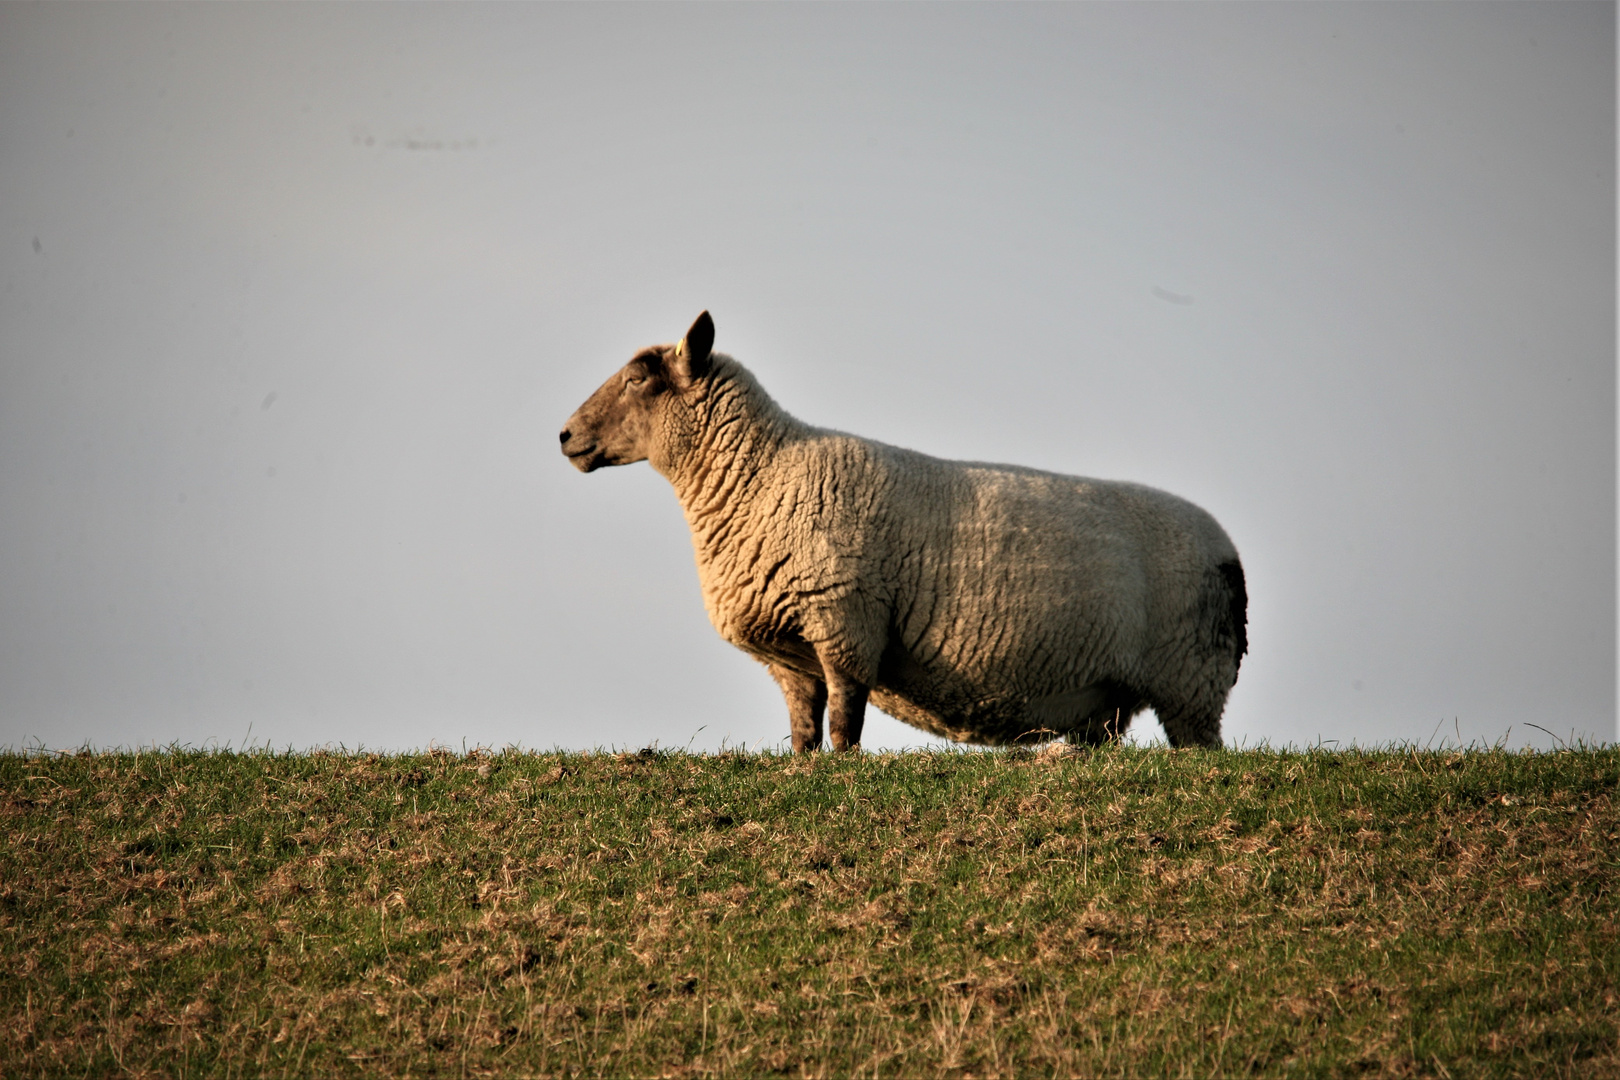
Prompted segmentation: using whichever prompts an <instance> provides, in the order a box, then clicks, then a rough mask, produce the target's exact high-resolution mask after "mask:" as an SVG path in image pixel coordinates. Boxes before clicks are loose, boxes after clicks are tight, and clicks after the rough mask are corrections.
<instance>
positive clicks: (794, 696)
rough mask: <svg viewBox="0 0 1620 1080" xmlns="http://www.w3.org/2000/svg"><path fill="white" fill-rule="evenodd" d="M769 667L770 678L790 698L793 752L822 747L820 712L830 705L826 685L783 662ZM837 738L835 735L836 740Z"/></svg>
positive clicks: (806, 752) (788, 705)
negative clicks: (785, 665) (786, 665)
mask: <svg viewBox="0 0 1620 1080" xmlns="http://www.w3.org/2000/svg"><path fill="white" fill-rule="evenodd" d="M770 669H771V678H773V679H775V680H776V685H777V686H780V687H781V688H782V696H783V697H784V698H786V699H787V707H788V721H789V723H790V724H791V725H792V730H793V750H794V753H798V754H808V753H810V752H812V751H814V750H819V749H821V713H822V710H823V709H825V708H826V707H827V684H826V683H824V682H822V681H821V680H820V679H818V678H816V677H815V676H813V675H806V674H804V673H803V672H801V671H794V670H793V669H792V668H787V667H783V666H782V665H781V664H771V665H770ZM833 730H834V731H836V730H837V729H836V728H834V729H833ZM857 730H859V729H858V728H857ZM836 739H837V736H836V735H835V736H834V741H835V742H836Z"/></svg>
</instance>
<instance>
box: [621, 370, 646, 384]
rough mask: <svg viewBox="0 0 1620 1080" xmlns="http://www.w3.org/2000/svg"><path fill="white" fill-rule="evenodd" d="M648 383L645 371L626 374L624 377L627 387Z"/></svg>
mask: <svg viewBox="0 0 1620 1080" xmlns="http://www.w3.org/2000/svg"><path fill="white" fill-rule="evenodd" d="M646 381H647V373H646V372H645V371H641V372H626V373H625V376H624V382H625V385H626V386H640V385H641V384H642V383H644V382H646Z"/></svg>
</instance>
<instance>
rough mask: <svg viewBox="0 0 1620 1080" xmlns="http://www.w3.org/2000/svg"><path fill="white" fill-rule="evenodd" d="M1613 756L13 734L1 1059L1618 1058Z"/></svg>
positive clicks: (1115, 1066) (324, 1066)
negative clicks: (225, 743) (197, 748)
mask: <svg viewBox="0 0 1620 1080" xmlns="http://www.w3.org/2000/svg"><path fill="white" fill-rule="evenodd" d="M1617 781H1620V751H1616V750H1612V749H1596V750H1593V749H1581V750H1576V751H1571V752H1561V753H1540V754H1538V753H1508V752H1500V751H1470V752H1466V753H1464V752H1423V751H1420V750H1412V749H1407V750H1397V751H1383V752H1359V751H1351V752H1345V753H1338V752H1323V751H1312V752H1302V753H1281V752H1274V751H1250V752H1233V751H1170V750H1165V749H1132V748H1127V747H1110V748H1105V749H1101V750H1094V751H1086V752H1074V753H1072V754H1069V755H1067V756H1063V755H1059V754H1031V753H1029V752H1027V751H1013V752H1010V753H984V754H953V753H945V754H933V753H914V754H904V755H884V754H878V755H864V756H862V755H849V756H836V757H835V756H830V755H826V756H816V757H812V758H800V759H794V758H790V757H782V756H774V755H748V754H723V755H719V756H694V755H683V754H660V753H652V752H643V753H642V754H630V755H614V754H528V753H502V754H493V755H491V754H471V755H454V754H449V753H443V752H436V753H428V754H420V755H407V756H377V755H372V754H345V753H314V754H276V753H269V752H249V753H231V752H223V753H221V752H189V751H171V752H160V753H139V754H136V753H106V754H90V753H84V754H80V755H77V756H74V755H62V756H58V755H40V754H32V755H24V754H9V755H0V821H3V828H4V830H5V841H4V845H3V848H0V941H3V943H4V945H3V947H4V957H5V964H4V968H3V972H0V1074H4V1075H7V1076H22V1075H72V1076H83V1075H86V1074H87V1073H89V1074H92V1075H117V1074H134V1075H157V1074H167V1075H176V1076H178V1075H209V1076H297V1075H343V1074H356V1075H359V1074H364V1075H384V1076H393V1075H400V1076H404V1075H423V1076H425V1075H441V1076H443V1075H456V1076H460V1075H488V1074H498V1075H509V1076H521V1075H573V1074H585V1075H615V1076H623V1075H646V1076H654V1075H676V1076H685V1075H707V1074H720V1075H771V1074H779V1075H788V1076H801V1075H807V1076H823V1075H838V1076H843V1075H858V1076H866V1075H871V1076H878V1075H888V1076H904V1075H911V1076H916V1075H960V1076H969V1075H972V1076H998V1075H1031V1074H1033V1075H1047V1074H1053V1075H1062V1076H1077V1075H1085V1076H1091V1075H1097V1076H1108V1075H1126V1076H1143V1075H1176V1076H1182V1075H1192V1076H1210V1075H1219V1074H1250V1073H1260V1074H1265V1075H1296V1074H1297V1075H1312V1076H1337V1075H1412V1074H1418V1075H1437V1076H1447V1077H1464V1076H1525V1075H1538V1076H1539V1075H1567V1076H1583V1077H1585V1076H1620V1000H1617V989H1616V984H1617V974H1620V940H1617V935H1620V929H1617V925H1616V910H1617V907H1620V904H1617V897H1616V884H1617V873H1616V872H1617V869H1620V809H1617V807H1616V804H1615V798H1616V785H1617Z"/></svg>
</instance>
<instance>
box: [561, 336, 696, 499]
mask: <svg viewBox="0 0 1620 1080" xmlns="http://www.w3.org/2000/svg"><path fill="white" fill-rule="evenodd" d="M713 348H714V320H713V319H711V318H709V313H708V312H707V311H705V312H704V313H703V314H701V315H699V316H698V317H697V321H696V322H694V323H693V324H692V328H691V329H690V330H688V331H687V332H686V337H685V338H684V339H682V340H681V341H680V343H679V344H676V345H655V346H653V347H652V348H649V349H643V350H641V351H640V352H639V353H637V354H636V355H635V356H634V357H632V358H631V360H630V362H629V363H628V364H626V365H624V367H622V368H620V369H619V371H618V372H617V373H616V374H615V375H614V376H613V377H612V378H611V379H609V380H608V381H607V382H605V383H603V384H602V385H601V387H599V388H598V389H597V391H596V393H594V394H592V395H591V396H590V397H588V398H586V399H585V404H583V405H581V406H580V407H579V408H578V409H576V410H575V411H574V415H573V416H570V417H569V418H568V423H567V425H566V426H564V428H563V429H562V435H561V439H562V452H563V453H564V454H565V455H567V457H568V460H569V461H572V462H573V463H574V467H575V468H577V469H578V470H579V471H580V472H591V471H592V470H594V469H599V468H601V467H602V466H603V465H630V464H633V463H635V462H637V461H646V460H647V457H648V455H650V454H652V453H653V452H654V446H655V443H656V441H657V440H658V439H659V438H660V436H661V435H662V434H663V433H664V429H665V428H666V427H667V426H668V425H669V421H670V419H671V418H670V416H669V414H670V412H671V411H672V410H671V405H672V403H673V402H675V401H676V400H678V399H679V398H680V397H681V396H682V395H683V394H685V393H687V392H688V391H690V390H691V389H692V387H693V386H694V385H695V384H696V383H698V382H699V381H700V380H702V378H703V377H704V376H705V375H707V374H708V372H709V367H710V363H711V358H712V357H711V354H712V351H713ZM654 464H657V462H656V461H655V462H654Z"/></svg>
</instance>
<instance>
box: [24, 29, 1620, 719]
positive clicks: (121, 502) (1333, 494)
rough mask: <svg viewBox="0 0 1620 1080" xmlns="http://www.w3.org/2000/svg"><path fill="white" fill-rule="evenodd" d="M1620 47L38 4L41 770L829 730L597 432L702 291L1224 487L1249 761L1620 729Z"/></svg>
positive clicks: (995, 426) (944, 419)
mask: <svg viewBox="0 0 1620 1080" xmlns="http://www.w3.org/2000/svg"><path fill="white" fill-rule="evenodd" d="M1614 58H1615V9H1614V6H1613V5H1610V4H1569V3H1561V4H1526V5H1514V4H1462V3H1458V4H1422V5H1405V4H1403V5H1385V4H1377V5H1373V4H1357V5H1334V4H1324V5H1315V4H1312V5H1299V6H1291V5H1290V6H1283V5H1273V4H1268V5H1187V6H1183V5H1171V4H1153V5H1144V4H1106V5H1105V4H1096V5H1075V6H1055V5H1027V6H1025V5H1018V6H968V5H949V6H912V5H904V6H901V5H896V6H864V5H862V6H855V5H833V6H813V7H812V6H790V7H781V6H732V5H728V6H715V7H694V6H669V7H643V6H620V5H609V6H532V7H531V6H516V5H498V6H461V5H457V6H430V5H386V6H383V5H330V6H311V5H275V6H213V5H208V6H203V5H136V6H101V5H40V6H35V5H21V4H4V5H0V192H3V193H4V196H3V198H0V283H3V284H0V746H11V747H21V746H24V745H28V746H33V745H40V744H43V745H46V746H50V747H70V746H75V745H78V744H81V743H83V742H85V741H87V740H88V741H90V742H92V743H94V744H96V745H98V746H114V745H124V746H133V745H150V744H153V743H158V744H166V743H169V742H172V741H179V742H181V743H190V744H194V745H203V744H210V743H211V741H213V742H217V743H219V744H231V745H239V744H240V743H242V741H243V740H244V739H247V738H251V740H252V741H253V742H255V743H261V744H262V743H263V742H266V741H268V742H270V743H271V744H273V745H275V746H277V747H281V746H286V745H293V746H308V745H313V744H322V743H342V744H345V745H347V746H350V747H354V746H356V745H364V746H367V747H374V748H407V747H420V746H424V745H426V744H427V743H428V742H429V741H430V740H437V741H439V742H441V743H448V744H450V745H454V746H459V745H460V744H461V743H462V742H463V740H465V741H466V742H467V743H468V744H469V745H473V744H483V745H492V746H501V745H505V744H509V743H518V744H521V745H525V746H530V747H538V748H549V747H552V746H563V747H571V748H585V747H592V746H599V745H602V746H606V745H617V746H632V745H636V746H639V745H645V744H646V743H648V742H651V741H653V740H658V741H659V742H660V743H661V744H663V745H666V746H686V745H691V746H693V747H694V748H706V749H712V748H715V747H718V746H720V745H722V743H724V744H726V745H747V746H760V747H778V746H782V745H784V744H785V740H786V736H787V720H786V715H785V710H784V708H783V706H782V704H781V701H780V699H779V697H778V695H777V692H776V689H775V686H774V684H772V682H771V680H770V679H769V678H768V677H767V675H766V674H765V672H764V670H763V669H762V668H760V667H759V666H758V665H756V664H755V663H754V662H753V661H751V660H749V659H748V658H747V657H745V656H743V655H742V654H741V653H738V652H736V651H735V650H733V649H732V648H731V647H730V646H728V645H726V644H724V643H723V642H722V641H721V640H720V639H719V638H718V636H717V635H716V634H715V633H714V632H713V630H712V629H711V628H710V627H709V625H708V622H707V619H706V618H705V616H704V613H703V607H702V603H701V599H700V597H699V593H698V587H697V580H696V573H695V571H694V569H693V566H692V555H691V546H690V542H689V540H688V537H687V534H686V529H685V525H684V523H683V521H682V519H681V515H680V511H679V507H678V506H677V504H676V502H675V498H674V495H673V494H672V492H671V491H670V490H669V488H668V486H667V485H666V484H665V482H664V481H663V480H662V479H661V478H660V477H659V476H657V475H656V474H655V473H653V472H652V471H651V469H650V468H649V467H647V466H645V465H640V466H633V467H630V468H625V469H613V470H607V471H605V472H600V473H595V474H592V475H590V476H582V475H580V474H579V473H577V472H575V471H574V470H573V469H572V468H570V467H569V466H568V464H567V463H566V462H565V461H564V459H563V458H562V456H561V455H560V454H558V452H557V448H556V432H557V430H558V428H559V427H560V426H561V423H562V421H563V420H564V419H565V418H566V417H567V416H568V414H569V413H570V412H571V411H572V410H573V409H574V407H575V406H576V405H577V404H578V403H579V402H580V401H581V400H582V399H583V398H584V397H585V396H586V395H587V394H588V393H589V392H590V391H591V390H592V389H594V388H595V387H596V386H597V385H598V384H599V383H600V382H601V381H602V380H603V379H604V378H605V377H606V376H607V375H608V374H609V373H610V372H612V371H613V370H614V369H615V368H617V367H618V366H619V365H620V364H621V363H623V361H624V360H625V359H627V358H628V357H629V355H630V354H631V353H632V352H633V351H634V350H635V349H636V348H638V347H640V346H642V345H646V344H650V343H653V342H659V341H668V340H672V339H674V338H677V337H678V336H679V335H680V333H681V332H682V331H683V330H684V329H685V327H686V326H687V324H688V323H689V322H690V321H691V319H692V318H693V316H695V315H696V314H697V313H698V311H700V310H702V309H703V308H708V309H710V310H711V311H712V312H713V313H714V316H715V319H716V322H717V324H718V326H719V338H718V342H717V347H718V348H720V349H722V350H724V351H726V352H729V353H731V354H733V355H735V356H736V357H738V358H739V359H740V360H742V361H743V362H744V363H745V364H747V365H749V366H750V367H751V368H752V369H753V370H754V371H755V372H756V373H757V374H758V375H759V376H760V378H761V379H762V381H763V382H764V384H765V385H766V386H767V387H768V388H769V389H770V390H771V392H772V393H773V394H774V395H775V396H776V397H777V399H778V400H779V401H780V402H782V404H783V405H784V406H786V407H787V408H788V409H789V410H790V411H792V412H794V413H795V414H796V415H798V416H800V417H802V418H803V419H806V420H808V421H811V422H813V423H819V424H824V425H828V426H832V427H838V428H842V429H844V430H848V431H853V432H856V433H859V434H864V435H869V436H872V437H875V438H879V439H882V440H884V441H886V442H892V443H898V444H901V445H905V446H911V447H915V448H917V449H920V450H924V451H927V452H930V453H935V454H939V455H942V456H947V457H961V458H973V459H980V460H992V461H1009V462H1016V463H1019V464H1025V465H1033V466H1038V467H1042V468H1048V469H1055V470H1060V471H1064V472H1071V473H1080V474H1085V475H1092V476H1101V477H1111V478H1121V479H1131V480H1137V481H1141V482H1144V483H1149V484H1153V485H1155V486H1158V487H1163V488H1166V489H1168V490H1170V491H1174V492H1176V493H1178V494H1180V495H1183V496H1186V497H1188V498H1190V499H1192V500H1194V501H1195V502H1198V503H1200V504H1201V505H1203V506H1204V507H1205V508H1206V509H1208V510H1210V511H1211V512H1212V513H1214V514H1215V516H1216V517H1217V518H1218V519H1219V520H1220V521H1221V522H1222V523H1223V524H1224V525H1225V526H1226V528H1227V531H1228V532H1229V533H1230V534H1231V535H1232V537H1233V539H1234V540H1235V541H1236V543H1237V545H1238V548H1239V550H1240V552H1241V553H1242V555H1243V560H1244V564H1245V568H1246V570H1247V573H1248V579H1249V587H1250V594H1251V597H1252V602H1251V608H1250V619H1251V629H1250V640H1251V642H1252V651H1251V654H1250V655H1249V657H1248V658H1247V660H1246V661H1245V663H1244V666H1243V672H1242V676H1241V677H1240V679H1239V681H1238V684H1237V687H1236V689H1235V691H1234V693H1233V696H1232V701H1231V704H1230V706H1229V708H1228V711H1227V716H1226V723H1225V732H1226V735H1227V738H1228V740H1229V741H1231V742H1243V743H1246V744H1248V745H1253V744H1255V743H1257V742H1261V741H1265V740H1270V741H1271V742H1272V743H1274V744H1278V743H1295V744H1303V743H1314V742H1316V741H1317V740H1318V739H1324V740H1339V741H1340V743H1341V744H1345V743H1349V742H1352V741H1354V742H1357V743H1361V744H1370V743H1377V742H1383V741H1389V740H1397V739H1415V740H1418V741H1420V742H1421V741H1426V740H1428V739H1429V738H1430V737H1431V736H1432V735H1434V733H1435V731H1436V728H1438V729H1439V731H1440V734H1441V736H1449V737H1450V738H1451V739H1452V740H1453V741H1455V740H1456V739H1457V738H1458V737H1459V735H1460V737H1461V738H1462V739H1463V740H1465V741H1466V740H1469V739H1483V740H1486V741H1495V740H1497V739H1499V738H1502V737H1503V736H1505V735H1507V733H1508V732H1509V729H1510V728H1511V735H1510V736H1508V742H1509V744H1510V745H1522V744H1523V743H1525V742H1526V741H1529V742H1531V743H1534V744H1536V745H1543V746H1545V745H1551V739H1550V738H1549V737H1548V736H1546V735H1543V734H1541V733H1540V732H1538V731H1536V730H1535V729H1533V728H1531V727H1529V726H1528V725H1531V724H1536V725H1540V726H1541V727H1543V728H1546V729H1548V730H1550V731H1552V732H1556V733H1557V734H1558V735H1559V736H1561V737H1563V738H1566V739H1567V738H1568V737H1570V735H1571V733H1573V734H1575V735H1578V736H1582V737H1585V738H1587V739H1595V740H1605V741H1606V740H1610V739H1612V738H1613V737H1614V735H1615V682H1616V664H1615V660H1616V638H1615V594H1616V577H1615V567H1616V552H1615V517H1616V505H1615V401H1616V394H1615V175H1614V166H1615V60H1614ZM250 731H251V735H249V732H250ZM1138 737H1139V738H1142V739H1158V738H1162V736H1161V735H1160V731H1159V728H1158V725H1157V723H1156V722H1155V721H1154V720H1153V719H1152V717H1151V716H1148V717H1144V718H1143V719H1142V720H1140V721H1139V722H1138ZM930 741H931V740H929V739H928V738H927V737H925V736H923V735H922V734H921V733H920V732H915V731H913V730H911V729H909V728H906V727H904V726H903V725H901V724H899V723H897V722H894V721H892V720H889V719H887V718H885V717H881V716H873V717H872V718H870V719H869V721H868V728H867V738H866V745H867V746H868V747H873V748H876V747H893V746H905V745H925V744H928V743H929V742H930Z"/></svg>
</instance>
